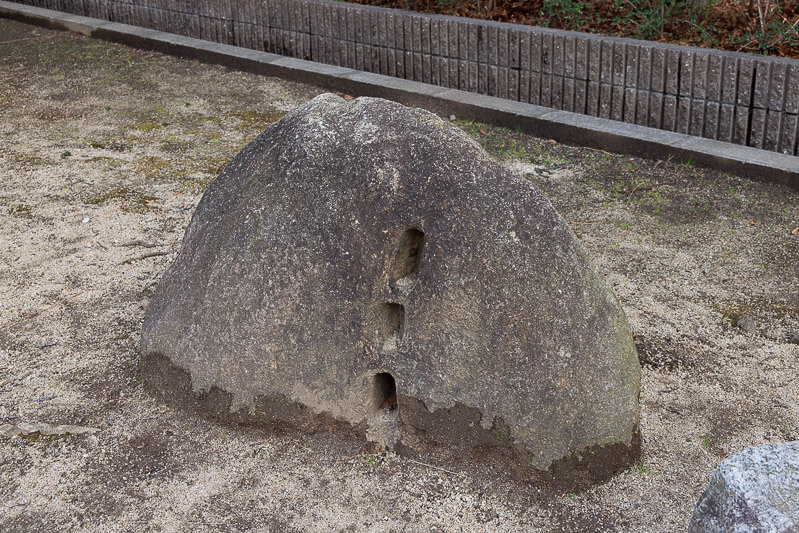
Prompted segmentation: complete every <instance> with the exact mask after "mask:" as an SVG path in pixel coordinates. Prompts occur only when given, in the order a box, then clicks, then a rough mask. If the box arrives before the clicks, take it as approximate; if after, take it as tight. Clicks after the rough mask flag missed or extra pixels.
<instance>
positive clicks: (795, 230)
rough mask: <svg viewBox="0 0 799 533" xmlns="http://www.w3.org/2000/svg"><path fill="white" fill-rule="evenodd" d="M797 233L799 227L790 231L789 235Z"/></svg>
mask: <svg viewBox="0 0 799 533" xmlns="http://www.w3.org/2000/svg"><path fill="white" fill-rule="evenodd" d="M797 233H799V226H796V227H795V228H793V229H792V230H791V235H796V234H797Z"/></svg>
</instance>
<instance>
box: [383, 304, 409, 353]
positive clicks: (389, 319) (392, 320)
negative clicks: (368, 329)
mask: <svg viewBox="0 0 799 533" xmlns="http://www.w3.org/2000/svg"><path fill="white" fill-rule="evenodd" d="M378 320H379V328H378V334H379V335H380V338H379V339H378V343H379V344H380V345H381V346H382V348H383V350H384V351H393V350H396V349H397V347H398V346H399V344H400V341H401V340H402V331H403V329H404V328H405V308H404V307H403V306H402V305H401V304H397V303H390V302H389V303H384V304H382V305H381V306H380V312H379V316H378Z"/></svg>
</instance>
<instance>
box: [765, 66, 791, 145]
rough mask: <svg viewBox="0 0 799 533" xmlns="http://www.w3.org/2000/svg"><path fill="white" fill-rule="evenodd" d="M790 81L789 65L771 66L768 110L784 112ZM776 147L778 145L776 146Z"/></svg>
mask: <svg viewBox="0 0 799 533" xmlns="http://www.w3.org/2000/svg"><path fill="white" fill-rule="evenodd" d="M787 81H788V65H787V64H785V63H774V64H773V65H771V83H769V91H768V108H769V109H772V110H774V111H782V109H783V104H784V103H785V84H786V82H787ZM775 146H776V145H775Z"/></svg>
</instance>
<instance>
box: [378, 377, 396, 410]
mask: <svg viewBox="0 0 799 533" xmlns="http://www.w3.org/2000/svg"><path fill="white" fill-rule="evenodd" d="M373 405H374V406H375V408H376V409H383V410H386V411H395V410H396V409H397V382H396V381H395V380H394V376H392V375H391V374H389V373H388V372H381V373H379V374H375V378H374V392H373Z"/></svg>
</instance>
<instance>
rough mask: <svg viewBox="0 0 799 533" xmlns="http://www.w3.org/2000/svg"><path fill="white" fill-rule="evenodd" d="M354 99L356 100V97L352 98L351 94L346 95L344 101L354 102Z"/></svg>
mask: <svg viewBox="0 0 799 533" xmlns="http://www.w3.org/2000/svg"><path fill="white" fill-rule="evenodd" d="M353 98H355V97H354V96H352V95H351V94H345V95H344V99H345V100H352V99H353Z"/></svg>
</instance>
